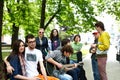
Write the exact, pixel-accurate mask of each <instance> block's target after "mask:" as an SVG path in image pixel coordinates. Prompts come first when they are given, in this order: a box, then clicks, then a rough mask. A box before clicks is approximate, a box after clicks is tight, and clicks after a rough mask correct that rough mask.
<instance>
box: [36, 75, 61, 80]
mask: <svg viewBox="0 0 120 80" xmlns="http://www.w3.org/2000/svg"><path fill="white" fill-rule="evenodd" d="M36 77H38V78H39V79H40V80H44V77H43V75H41V74H39V75H38V76H36ZM47 78H48V80H60V79H58V78H56V77H53V76H47Z"/></svg>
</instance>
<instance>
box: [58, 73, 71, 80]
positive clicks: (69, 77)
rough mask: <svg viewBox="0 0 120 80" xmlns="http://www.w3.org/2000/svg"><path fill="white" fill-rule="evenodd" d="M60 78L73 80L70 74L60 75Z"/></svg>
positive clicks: (61, 79)
mask: <svg viewBox="0 0 120 80" xmlns="http://www.w3.org/2000/svg"><path fill="white" fill-rule="evenodd" d="M58 78H59V79H60V80H73V78H72V77H71V76H70V75H68V74H65V73H64V74H60V75H59V76H58Z"/></svg>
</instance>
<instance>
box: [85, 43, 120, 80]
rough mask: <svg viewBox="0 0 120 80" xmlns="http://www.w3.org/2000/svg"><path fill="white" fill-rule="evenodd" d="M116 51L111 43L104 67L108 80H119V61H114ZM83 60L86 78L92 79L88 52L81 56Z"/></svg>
mask: <svg viewBox="0 0 120 80" xmlns="http://www.w3.org/2000/svg"><path fill="white" fill-rule="evenodd" d="M116 53H117V51H116V48H115V47H114V46H113V45H111V46H110V49H109V51H108V60H107V68H106V69H107V76H108V80H120V63H119V62H118V61H116ZM83 62H84V69H85V71H86V77H87V79H88V80H94V79H93V73H92V66H91V54H89V53H88V54H87V55H86V56H85V57H84V58H83Z"/></svg>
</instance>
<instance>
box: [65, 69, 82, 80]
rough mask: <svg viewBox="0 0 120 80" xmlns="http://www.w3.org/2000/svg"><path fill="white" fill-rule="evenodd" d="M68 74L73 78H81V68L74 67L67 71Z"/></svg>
mask: <svg viewBox="0 0 120 80" xmlns="http://www.w3.org/2000/svg"><path fill="white" fill-rule="evenodd" d="M67 74H69V75H71V76H72V78H73V80H79V76H80V69H79V68H74V69H72V70H69V71H67Z"/></svg>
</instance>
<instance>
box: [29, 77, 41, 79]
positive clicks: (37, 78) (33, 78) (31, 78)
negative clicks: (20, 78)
mask: <svg viewBox="0 0 120 80" xmlns="http://www.w3.org/2000/svg"><path fill="white" fill-rule="evenodd" d="M29 80H41V79H40V78H38V77H33V78H30V79H29Z"/></svg>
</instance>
